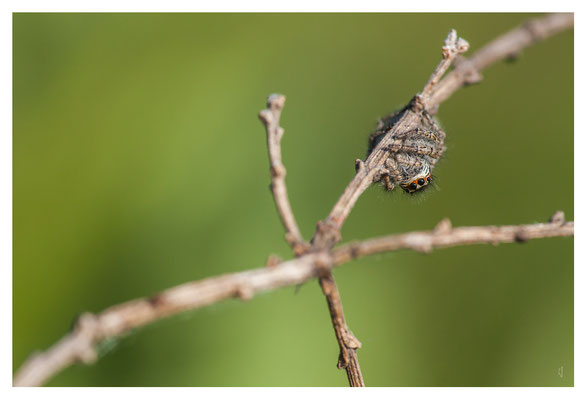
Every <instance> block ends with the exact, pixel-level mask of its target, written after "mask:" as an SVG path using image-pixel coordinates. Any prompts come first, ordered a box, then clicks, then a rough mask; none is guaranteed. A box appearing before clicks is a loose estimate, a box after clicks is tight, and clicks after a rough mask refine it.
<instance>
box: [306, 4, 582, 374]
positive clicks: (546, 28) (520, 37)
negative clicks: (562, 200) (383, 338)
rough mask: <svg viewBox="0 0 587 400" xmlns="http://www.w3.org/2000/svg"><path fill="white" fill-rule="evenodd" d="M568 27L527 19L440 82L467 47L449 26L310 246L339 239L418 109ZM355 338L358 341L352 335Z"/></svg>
mask: <svg viewBox="0 0 587 400" xmlns="http://www.w3.org/2000/svg"><path fill="white" fill-rule="evenodd" d="M572 25H573V16H572V15H569V14H558V15H557V14H554V15H549V16H547V17H544V18H542V19H536V20H533V21H530V22H529V23H527V24H526V25H525V26H523V27H522V28H518V29H515V30H513V31H511V32H509V33H507V34H505V35H503V36H502V37H500V38H499V39H497V40H496V41H494V42H492V43H490V44H488V45H487V46H485V47H484V48H482V49H481V50H479V51H478V52H477V53H476V54H475V55H474V56H473V57H472V59H471V60H472V61H470V62H469V61H467V62H461V63H460V69H457V70H455V72H453V73H451V74H449V75H448V76H447V77H446V78H445V79H443V80H440V79H441V78H442V76H443V75H444V74H445V72H446V71H447V70H448V68H449V67H450V65H451V64H452V63H453V62H454V61H455V60H456V58H457V56H459V55H460V54H462V53H464V52H466V51H467V50H468V48H469V43H468V42H467V41H466V40H465V39H462V38H458V36H457V33H456V31H455V30H454V29H453V30H451V31H450V32H449V34H448V36H447V38H446V40H445V42H444V46H443V48H442V60H441V62H440V63H439V64H438V66H437V67H436V69H435V70H434V72H433V74H432V76H431V77H430V79H429V80H428V82H427V83H426V85H425V86H424V88H423V90H422V91H421V92H420V93H419V94H417V95H415V96H414V98H413V99H412V101H411V102H410V104H409V105H408V106H407V107H406V108H405V110H404V112H403V115H402V116H401V118H400V119H399V120H398V121H397V122H396V123H395V125H394V126H393V127H392V128H391V129H390V131H389V132H388V133H387V134H386V135H385V136H384V137H383V138H382V139H381V141H380V142H379V143H378V144H377V146H376V147H375V148H374V149H373V151H372V152H371V153H370V154H369V157H368V158H367V159H366V160H365V161H364V162H363V161H361V160H356V161H355V166H356V169H357V174H356V175H355V177H354V178H353V179H352V181H351V182H350V183H349V184H348V186H347V187H346V188H345V190H344V192H343V194H342V196H341V197H340V198H339V200H338V201H337V203H336V204H335V206H334V207H333V209H332V211H331V212H330V214H329V216H328V217H327V218H326V219H325V220H324V221H321V222H319V223H318V226H317V229H316V232H315V233H314V237H313V238H312V241H311V243H312V247H313V248H315V249H321V250H323V249H329V248H332V247H333V246H334V245H335V244H336V243H338V242H339V241H340V240H341V238H342V236H341V233H340V230H341V228H342V225H343V224H344V222H345V220H346V218H347V217H348V215H349V214H350V212H351V210H352V209H353V207H354V205H355V203H356V202H357V200H358V199H359V197H360V196H361V195H362V194H363V192H364V191H365V190H366V189H367V188H368V187H369V186H370V185H371V183H373V181H374V180H378V178H379V176H378V175H379V173H380V172H379V171H380V170H381V168H382V167H383V165H384V163H385V160H386V159H387V157H388V152H387V150H386V149H387V148H388V146H389V144H390V141H391V140H393V138H394V137H395V135H396V134H397V133H399V132H407V131H409V130H411V129H413V128H416V127H418V124H419V121H420V119H421V115H422V112H423V111H428V112H429V113H431V114H433V113H435V112H436V111H437V109H438V106H439V105H440V103H441V102H442V101H444V100H446V99H447V98H448V97H449V96H450V95H451V94H452V93H453V92H454V91H456V90H457V89H458V88H459V87H461V86H462V85H463V84H465V83H467V82H468V83H472V82H474V81H478V80H479V79H480V78H479V76H480V72H479V71H480V70H481V69H483V68H485V67H487V66H488V65H490V64H492V63H494V62H496V61H498V60H500V59H503V58H505V57H508V56H511V55H512V54H514V53H515V52H519V51H520V50H521V49H522V48H524V47H526V46H529V45H530V44H532V43H534V42H536V41H538V40H541V39H545V38H546V37H548V36H550V35H552V34H554V33H557V32H559V31H561V30H563V29H566V28H569V27H571V26H572ZM319 282H320V286H321V288H322V292H323V293H324V294H325V295H326V297H327V301H328V305H329V309H330V312H331V318H332V322H333V326H334V329H335V332H336V337H337V340H338V342H339V346H340V351H341V357H343V356H344V355H346V354H348V355H351V356H353V357H354V358H353V363H350V364H348V367H347V374H349V368H350V369H353V368H354V366H355V365H356V366H357V368H356V370H355V371H351V373H350V374H349V382H350V383H351V385H352V384H353V380H351V379H350V375H360V369H359V368H358V360H357V358H356V349H353V348H349V347H348V346H345V342H344V341H343V340H341V337H343V336H344V334H345V332H350V330H349V329H348V327H347V326H346V322H345V323H344V325H342V326H340V325H339V324H338V323H337V321H343V322H344V321H345V319H344V315H343V314H342V304H337V305H333V304H332V303H333V302H338V303H340V294H339V293H338V289H337V288H336V284H335V283H334V278H333V277H332V275H331V274H326V275H325V278H321V279H320V281H319ZM329 296H332V298H329ZM333 310H335V312H338V314H336V313H335V314H334V315H333ZM355 341H356V342H357V343H359V341H358V340H356V338H355ZM339 358H340V357H339ZM339 365H340V363H339ZM361 382H362V379H361Z"/></svg>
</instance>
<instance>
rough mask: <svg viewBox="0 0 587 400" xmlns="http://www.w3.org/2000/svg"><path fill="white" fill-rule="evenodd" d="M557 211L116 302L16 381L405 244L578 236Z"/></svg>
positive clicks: (397, 239) (342, 251)
mask: <svg viewBox="0 0 587 400" xmlns="http://www.w3.org/2000/svg"><path fill="white" fill-rule="evenodd" d="M555 215H556V216H557V217H556V218H552V219H551V220H552V221H553V222H550V223H546V224H533V225H519V226H515V225H514V226H501V227H463V228H455V229H450V227H448V228H447V227H446V222H443V223H441V224H443V225H444V226H445V228H443V229H439V228H438V227H437V229H435V230H433V231H429V232H414V233H406V234H401V235H394V236H387V237H383V238H379V239H371V240H367V241H364V242H358V243H353V244H348V245H344V246H341V247H339V248H337V249H335V250H334V251H333V252H332V253H330V252H320V253H309V254H306V255H304V256H301V257H299V258H295V259H293V260H289V261H284V262H281V263H280V264H278V265H275V266H271V267H261V268H257V269H252V270H248V271H244V272H236V273H232V274H226V275H222V276H218V277H214V278H208V279H204V280H201V281H195V282H188V283H185V284H182V285H179V286H175V287H172V288H170V289H167V290H165V291H163V292H160V293H158V294H156V295H155V296H152V297H149V298H141V299H136V300H131V301H128V302H126V303H122V304H119V305H116V306H113V307H110V308H108V309H106V310H104V311H102V312H101V313H99V314H96V315H93V314H90V313H86V314H83V315H82V316H81V317H80V318H79V319H78V321H77V323H76V325H75V328H74V329H73V330H72V332H71V333H69V334H68V335H66V336H65V337H64V338H63V339H61V340H60V341H59V342H57V343H56V344H54V345H53V346H52V347H51V348H49V349H48V350H46V351H44V352H42V353H39V354H35V355H33V356H31V357H30V358H29V359H28V360H27V361H26V362H25V363H24V364H23V365H22V367H21V368H20V369H19V371H18V372H17V373H16V375H15V377H14V385H15V386H39V385H42V384H43V383H44V382H46V381H47V380H48V379H49V378H51V377H52V376H53V375H55V374H57V373H58V372H60V371H61V370H63V369H64V368H66V367H67V366H69V365H71V364H73V363H75V362H84V363H92V362H94V361H95V360H96V359H97V357H96V352H95V349H94V347H95V346H96V345H97V344H99V343H100V342H103V341H105V340H107V339H110V338H114V337H120V336H123V335H125V334H127V333H129V332H130V331H131V330H132V329H135V328H139V327H141V326H144V325H147V324H150V323H152V322H154V321H157V320H159V319H162V318H166V317H169V316H172V315H175V314H178V313H180V312H183V311H187V310H195V309H197V308H201V307H205V306H207V305H210V304H214V303H217V302H219V301H222V300H225V299H229V298H238V299H241V300H249V299H251V298H252V297H253V296H255V295H256V294H258V293H261V292H265V291H270V290H274V289H278V288H282V287H285V286H294V285H299V284H302V283H304V282H307V281H309V280H311V279H313V278H316V277H317V276H318V275H320V274H321V273H323V272H324V271H330V269H331V268H334V267H337V266H339V265H342V264H344V263H346V262H348V261H350V260H352V259H355V258H359V257H364V256H367V255H372V254H377V253H383V252H389V251H397V250H401V249H413V250H416V251H430V250H432V249H433V248H438V247H453V246H460V245H464V244H481V243H491V244H498V243H508V242H515V241H518V242H522V241H525V240H531V239H538V238H549V237H555V236H572V235H573V231H574V224H573V222H564V219H562V218H561V217H560V214H555ZM449 225H450V224H449ZM440 226H442V225H440ZM521 239H523V240H521Z"/></svg>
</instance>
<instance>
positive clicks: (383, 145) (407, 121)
mask: <svg viewBox="0 0 587 400" xmlns="http://www.w3.org/2000/svg"><path fill="white" fill-rule="evenodd" d="M468 48H469V43H468V42H467V41H466V40H465V39H463V38H459V37H458V36H457V32H456V31H455V30H454V29H452V30H451V31H450V32H449V33H448V36H447V38H446V39H445V41H444V46H443V47H442V60H441V61H440V63H439V64H438V66H437V67H436V69H435V70H434V72H433V73H432V76H431V77H430V79H429V80H428V82H427V83H426V85H424V88H423V89H422V91H421V92H420V93H419V94H417V95H416V96H414V98H413V99H412V102H411V105H410V107H407V108H406V110H405V112H404V113H403V115H402V117H401V118H400V119H399V121H398V122H397V123H396V124H395V125H394V126H393V128H392V129H391V130H390V131H389V132H388V133H387V134H386V135H385V137H383V139H382V140H381V141H380V142H379V143H378V144H377V146H375V148H374V149H373V151H372V152H371V154H369V157H367V160H365V161H364V162H363V161H361V160H356V161H355V167H356V169H357V174H356V175H355V177H354V178H353V179H352V180H351V182H350V183H349V184H348V186H347V187H346V188H345V190H344V192H343V194H342V196H341V197H340V198H339V199H338V201H337V202H336V204H335V205H334V207H333V208H332V211H331V212H330V214H329V215H328V218H326V220H324V221H322V223H321V224H320V225H319V226H318V229H317V230H316V233H315V234H314V237H313V238H312V244H313V246H314V247H318V248H331V247H332V246H334V245H335V244H336V243H337V242H338V241H339V240H340V239H341V235H340V229H341V228H342V225H343V224H344V222H345V221H346V218H347V217H348V216H349V214H350V212H351V210H352V209H353V207H354V205H355V203H356V202H357V200H358V199H359V197H360V196H361V195H362V194H363V192H364V191H365V190H367V188H368V187H369V186H370V185H371V183H373V181H374V180H376V179H377V178H378V175H379V174H380V171H381V169H382V167H383V165H384V163H385V160H386V159H387V157H388V155H389V154H388V151H387V150H386V149H387V148H388V146H389V143H390V141H391V140H392V138H393V135H394V134H395V133H397V132H407V131H409V130H410V129H413V128H415V127H417V125H418V123H419V120H420V113H421V111H422V110H427V109H428V106H427V104H428V102H429V96H430V94H431V92H432V90H433V89H434V87H435V86H436V85H437V84H438V81H439V80H440V78H441V77H442V75H443V74H444V73H445V72H446V70H447V69H448V68H449V67H450V65H451V64H452V62H453V61H454V60H455V58H456V57H457V56H458V55H459V54H462V53H464V52H466V51H467V49H468Z"/></svg>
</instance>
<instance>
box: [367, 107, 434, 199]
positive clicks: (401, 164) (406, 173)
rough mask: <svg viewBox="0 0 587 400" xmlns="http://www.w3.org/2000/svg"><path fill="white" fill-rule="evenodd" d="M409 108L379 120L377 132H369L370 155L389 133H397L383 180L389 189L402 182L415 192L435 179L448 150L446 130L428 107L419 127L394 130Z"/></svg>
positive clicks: (410, 190)
mask: <svg viewBox="0 0 587 400" xmlns="http://www.w3.org/2000/svg"><path fill="white" fill-rule="evenodd" d="M405 111H406V109H402V110H400V111H397V112H395V113H393V114H390V115H388V116H387V117H385V118H383V119H382V120H380V121H379V124H378V126H377V129H376V130H375V132H373V133H372V134H371V135H370V136H369V150H368V153H367V156H369V154H371V152H372V151H373V149H374V148H375V146H377V144H378V143H379V142H380V141H381V139H383V137H384V136H385V135H387V134H391V135H393V136H392V138H391V141H390V143H389V144H388V145H387V146H386V148H385V150H386V151H388V152H389V156H388V158H387V160H385V168H384V171H383V173H382V174H381V176H380V177H379V180H380V181H382V182H383V184H384V186H385V189H386V190H393V189H394V188H395V187H396V186H397V185H399V186H400V187H401V188H402V189H403V190H404V191H405V192H407V193H414V192H416V191H417V190H421V189H423V188H425V187H427V186H428V184H429V183H430V182H431V181H432V176H431V171H432V169H433V168H434V166H435V165H436V163H437V162H438V160H439V159H440V157H441V156H442V153H443V152H444V149H445V147H444V138H445V137H446V134H445V133H444V132H443V131H442V129H441V128H440V127H439V126H438V124H437V123H436V121H434V119H433V118H432V117H431V116H430V115H429V114H428V113H427V112H425V111H424V112H422V118H421V120H420V126H418V127H417V128H415V129H411V130H408V131H405V132H395V133H391V132H390V131H391V130H392V128H393V127H394V126H395V124H396V123H397V122H398V121H399V119H400V118H401V116H402V114H403V113H404V112H405Z"/></svg>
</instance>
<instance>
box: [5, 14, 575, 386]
mask: <svg viewBox="0 0 587 400" xmlns="http://www.w3.org/2000/svg"><path fill="white" fill-rule="evenodd" d="M572 26H573V16H572V14H555V15H550V16H547V17H545V18H542V19H537V20H534V21H531V22H529V23H528V24H526V25H525V26H523V27H521V28H517V29H515V30H513V31H511V32H509V33H507V34H505V35H503V36H501V37H500V38H498V39H496V40H495V41H493V42H492V43H490V44H488V45H487V46H485V47H484V48H483V49H481V50H479V51H478V52H477V53H476V54H475V55H473V57H471V59H470V60H464V61H461V62H460V63H459V64H458V66H457V67H456V68H455V69H454V71H453V72H451V73H449V74H448V75H447V76H446V77H445V78H444V79H442V80H440V78H441V77H442V75H443V74H444V73H445V72H446V71H447V69H448V68H449V66H450V64H451V62H453V61H454V60H455V59H456V57H457V55H458V54H460V53H462V52H464V51H466V49H467V47H468V45H467V43H466V41H464V40H462V39H458V38H457V37H456V33H455V32H454V31H451V32H450V34H449V36H448V37H447V40H446V41H445V46H444V47H443V59H442V61H441V63H440V64H439V66H438V67H437V68H436V70H435V72H434V74H433V75H432V77H431V78H430V80H429V81H428V83H427V84H426V85H425V87H424V89H423V90H422V92H421V93H420V94H418V95H416V96H414V98H413V99H412V101H411V103H410V105H409V107H408V108H407V109H406V111H405V112H404V114H403V115H402V117H401V118H400V119H399V121H398V122H397V123H396V124H395V125H394V127H393V128H392V130H391V131H390V133H393V132H397V131H400V130H406V131H407V130H409V129H411V128H413V127H414V126H415V125H416V124H417V120H418V118H419V114H420V113H421V112H422V111H424V110H426V111H428V112H430V113H433V112H435V111H436V110H437V108H438V106H439V105H440V103H442V102H443V101H444V100H446V99H447V98H448V97H450V95H451V94H452V93H454V92H455V91H456V90H457V89H458V88H459V87H461V86H463V85H465V84H468V83H472V82H474V81H477V80H479V79H480V78H479V77H480V74H479V73H480V71H481V70H482V69H483V68H485V67H487V66H488V65H490V64H491V63H493V62H496V61H498V60H500V59H503V58H505V57H508V56H511V55H512V54H515V53H517V52H519V51H520V50H521V49H523V48H524V47H526V46H528V45H530V44H532V43H533V42H535V41H538V40H541V39H544V38H546V37H548V36H550V35H553V34H555V33H557V32H559V31H561V30H563V29H566V28H570V27H572ZM284 101H285V98H284V97H283V96H281V97H280V96H273V97H270V98H269V100H268V110H265V111H262V112H261V113H260V118H261V120H262V121H263V122H264V124H265V126H266V129H267V143H268V150H269V158H270V165H271V176H272V185H271V189H272V192H273V196H274V198H275V202H276V206H277V210H278V212H279V215H280V217H281V220H282V223H283V225H284V227H285V230H286V240H287V241H288V243H289V244H290V245H291V247H292V248H293V250H294V253H295V254H296V256H297V258H296V259H293V260H290V261H285V262H277V261H275V260H273V261H272V262H271V266H269V267H263V268H258V269H253V270H249V271H244V272H239V273H233V274H227V275H223V276H219V277H214V278H209V279H205V280H202V281H197V282H190V283H186V284H183V285H180V286H176V287H174V288H170V289H167V290H165V291H163V292H161V293H159V294H158V295H155V296H153V297H151V298H143V299H137V300H132V301H129V302H126V303H123V304H120V305H117V306H113V307H111V308H108V309H106V310H105V311H103V312H101V313H99V314H97V315H93V314H89V313H87V314H84V315H82V316H81V317H80V319H79V320H78V322H77V324H76V326H75V328H74V330H73V331H72V332H71V333H69V334H68V335H67V336H65V337H64V338H63V339H61V340H60V341H59V342H58V343H56V344H55V345H53V346H52V347H51V348H50V349H48V350H47V351H45V352H42V353H39V354H37V355H33V356H32V357H30V358H29V359H28V360H27V361H26V362H25V363H24V364H23V365H22V367H21V368H20V369H19V370H18V371H17V373H16V374H15V377H14V385H15V386H37V385H41V384H43V383H44V382H46V381H47V380H48V379H49V378H50V377H52V376H53V375H55V374H56V373H58V372H59V371H61V370H62V369H64V368H65V367H67V366H68V365H70V364H72V363H74V362H85V363H91V362H93V361H95V360H96V358H97V357H96V353H95V350H94V346H95V345H96V344H98V343H100V342H102V341H104V340H106V339H109V338H112V337H117V336H121V335H124V334H125V333H128V332H129V331H130V330H131V329H133V328H136V327H140V326H143V325H146V324H149V323H151V322H153V321H156V320H158V319H161V318H164V317H167V316H170V315H174V314H177V313H179V312H182V311H186V310H193V309H196V308H200V307H203V306H206V305H209V304H213V303H216V302H219V301H221V300H224V299H227V298H234V297H236V298H240V299H243V300H247V299H250V298H251V297H253V296H254V295H255V294H256V293H259V292H262V291H268V290H273V289H276V288H280V287H284V286H289V285H299V284H301V283H304V282H306V281H308V280H310V279H313V278H315V277H319V278H320V279H319V280H320V284H321V287H322V290H323V292H324V294H325V295H326V298H327V301H328V306H329V309H330V314H331V318H332V321H333V326H334V329H335V333H336V337H337V340H338V342H339V346H340V348H341V353H340V357H339V364H338V365H339V367H344V368H346V371H347V375H348V378H349V382H350V383H351V385H352V386H364V381H363V378H362V375H361V372H360V367H359V364H358V360H357V358H356V349H357V348H359V347H360V342H359V341H358V340H357V339H356V338H355V337H354V336H353V335H352V333H351V332H350V331H349V329H348V327H347V324H346V322H345V319H344V314H343V312H342V304H341V301H340V294H339V293H338V289H337V288H336V284H335V282H334V279H333V277H332V273H331V269H332V268H333V267H335V266H338V265H340V264H342V263H345V262H348V261H350V260H352V259H354V258H357V257H361V256H365V255H369V254H375V253H380V252H386V251H395V250H399V249H413V250H416V251H425V252H427V251H430V250H432V249H433V248H437V247H449V246H458V245H464V244H473V243H492V244H497V243H505V242H514V241H517V242H524V241H526V240H530V239H536V238H543V237H554V236H572V235H573V231H574V224H573V222H567V223H565V222H564V218H562V215H561V214H559V213H557V214H555V216H554V217H553V218H552V219H551V221H550V222H549V223H547V224H534V225H521V226H502V227H468V228H455V229H452V228H451V227H450V223H448V222H446V221H443V222H441V223H440V224H439V225H438V226H437V228H436V229H435V230H434V231H431V232H413V233H406V234H402V235H394V236H388V237H384V238H379V239H371V240H367V241H364V242H360V243H354V244H348V245H345V246H341V247H339V248H337V249H334V250H332V247H333V246H334V245H335V244H336V243H337V242H338V241H339V240H340V238H341V235H340V230H341V228H342V225H343V224H344V221H345V220H346V218H347V217H348V215H349V213H350V211H351V210H352V208H353V206H354V204H355V203H356V201H357V200H358V198H359V197H360V195H361V194H362V193H363V192H364V191H365V190H366V189H367V187H369V186H370V185H371V183H372V182H373V181H374V180H376V179H377V177H378V174H379V170H380V168H381V166H382V165H383V163H384V161H385V158H386V156H387V155H386V154H385V150H384V148H385V146H386V145H387V144H388V143H387V142H388V140H386V137H389V136H390V135H389V134H388V135H387V136H386V137H384V138H383V139H382V140H381V141H380V142H379V144H378V145H377V146H376V147H375V149H373V151H372V152H371V154H370V155H369V157H368V158H367V160H365V161H364V162H363V161H361V160H357V161H356V167H357V174H356V175H355V177H354V178H353V180H352V181H351V182H350V183H349V185H348V186H347V188H346V189H345V190H344V192H343V194H342V196H341V197H340V198H339V200H338V201H337V203H336V204H335V206H334V207H333V209H332V211H331V212H330V214H329V216H328V217H327V218H326V219H325V220H324V221H321V222H319V223H318V226H317V229H316V232H315V234H314V237H313V239H312V241H311V246H310V245H308V244H307V243H306V242H305V241H304V240H303V238H302V236H301V234H300V231H299V229H298V227H297V224H296V222H295V218H294V215H293V212H292V210H291V206H290V204H289V201H288V198H287V190H286V187H285V168H284V167H283V164H282V162H281V149H280V140H281V137H282V135H283V129H282V128H281V127H279V116H280V113H281V109H282V108H283V103H284Z"/></svg>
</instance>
